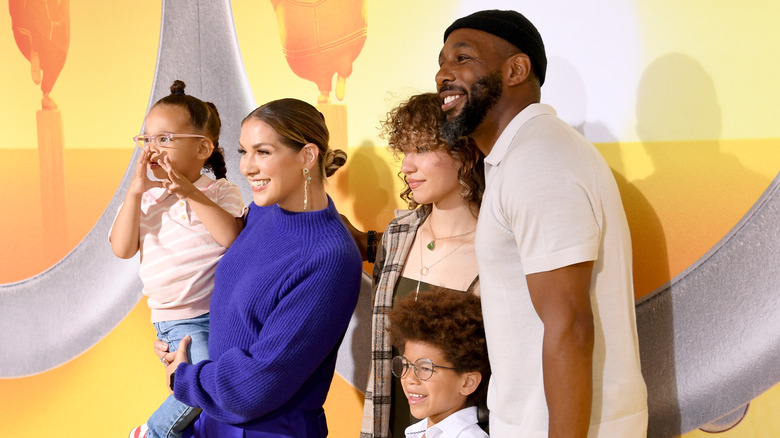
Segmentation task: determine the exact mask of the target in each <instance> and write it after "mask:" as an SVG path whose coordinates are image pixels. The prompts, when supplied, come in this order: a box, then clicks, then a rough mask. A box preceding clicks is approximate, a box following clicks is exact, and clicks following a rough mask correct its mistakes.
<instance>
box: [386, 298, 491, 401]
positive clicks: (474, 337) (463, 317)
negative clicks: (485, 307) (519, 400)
mask: <svg viewBox="0 0 780 438" xmlns="http://www.w3.org/2000/svg"><path fill="white" fill-rule="evenodd" d="M389 319H390V324H389V326H388V328H387V331H388V332H389V334H390V342H391V343H392V344H393V345H394V346H396V347H398V348H399V349H401V350H403V349H404V347H405V345H406V343H407V342H423V343H426V344H429V345H432V346H434V347H436V348H438V349H440V350H441V351H442V353H443V354H444V358H445V359H447V361H448V362H450V363H451V364H452V366H453V367H454V368H455V371H456V372H458V373H465V372H470V371H479V372H480V373H481V374H482V382H481V383H480V384H479V387H478V388H477V390H476V391H474V392H473V393H471V395H469V397H468V398H467V400H466V403H467V405H468V406H477V408H479V411H480V412H481V413H482V414H483V415H484V413H486V409H487V405H486V399H487V386H488V385H487V383H488V380H490V362H489V360H488V354H487V342H486V341H485V327H484V325H483V322H482V306H481V304H480V299H479V297H478V296H476V295H474V294H471V293H468V292H455V291H448V290H443V289H440V288H437V289H433V290H431V291H430V292H423V293H420V294H419V295H416V294H410V295H408V296H406V297H404V298H402V299H400V300H399V301H398V303H397V304H395V305H394V306H393V309H392V310H391V311H390V315H389Z"/></svg>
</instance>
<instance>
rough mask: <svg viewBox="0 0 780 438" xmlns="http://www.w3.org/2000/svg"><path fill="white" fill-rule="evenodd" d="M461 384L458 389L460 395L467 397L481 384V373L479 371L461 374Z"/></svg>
mask: <svg viewBox="0 0 780 438" xmlns="http://www.w3.org/2000/svg"><path fill="white" fill-rule="evenodd" d="M461 377H462V378H463V384H462V385H461V387H460V391H459V392H460V395H462V396H465V397H468V396H470V395H471V394H472V393H473V392H474V391H476V390H477V388H479V384H480V382H482V373H480V372H479V371H469V372H466V373H463V374H461Z"/></svg>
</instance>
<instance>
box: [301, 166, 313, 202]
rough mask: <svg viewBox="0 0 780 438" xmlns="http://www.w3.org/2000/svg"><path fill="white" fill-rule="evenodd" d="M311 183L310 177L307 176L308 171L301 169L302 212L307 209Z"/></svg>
mask: <svg viewBox="0 0 780 438" xmlns="http://www.w3.org/2000/svg"><path fill="white" fill-rule="evenodd" d="M310 182H311V176H309V169H307V168H305V167H304V168H303V211H306V209H308V208H309V183H310Z"/></svg>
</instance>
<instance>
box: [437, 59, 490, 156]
mask: <svg viewBox="0 0 780 438" xmlns="http://www.w3.org/2000/svg"><path fill="white" fill-rule="evenodd" d="M502 86H503V84H502V81H501V72H500V71H495V72H493V73H491V74H489V75H487V76H484V77H482V78H480V79H479V80H478V81H477V82H475V83H474V84H473V85H472V86H471V90H470V93H469V94H468V97H467V99H468V100H467V101H466V104H465V105H463V109H461V111H460V113H459V114H458V115H457V116H455V117H454V118H453V119H452V120H447V114H446V113H443V114H442V120H441V136H442V138H444V141H446V142H447V144H450V145H453V144H455V143H457V141H458V140H460V139H461V138H462V137H465V136H467V135H469V134H471V133H472V132H474V130H475V129H477V127H478V126H479V125H480V124H481V123H482V121H483V120H485V116H487V113H488V111H490V109H491V108H493V107H494V106H495V105H496V102H498V100H499V99H501V93H502ZM444 90H446V87H442V89H441V90H440V91H444Z"/></svg>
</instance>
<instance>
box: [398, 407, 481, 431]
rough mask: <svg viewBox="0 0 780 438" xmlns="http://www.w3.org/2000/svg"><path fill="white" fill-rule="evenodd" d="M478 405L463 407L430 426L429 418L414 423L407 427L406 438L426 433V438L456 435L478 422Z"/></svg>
mask: <svg viewBox="0 0 780 438" xmlns="http://www.w3.org/2000/svg"><path fill="white" fill-rule="evenodd" d="M477 421H478V419H477V407H476V406H469V407H467V408H463V409H461V410H459V411H458V412H455V413H454V414H452V415H450V416H449V417H447V418H445V419H443V420H441V421H440V422H438V423H436V424H434V425H433V426H431V427H430V428H428V419H427V418H426V419H424V420H422V421H420V422H417V423H414V424H412V425H411V426H409V427H407V428H406V432H405V434H406V438H418V437H421V436H423V434H425V438H438V437H441V438H449V437H456V436H458V434H460V433H461V432H462V431H463V430H464V429H466V428H467V427H469V426H471V425H472V424H477Z"/></svg>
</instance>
